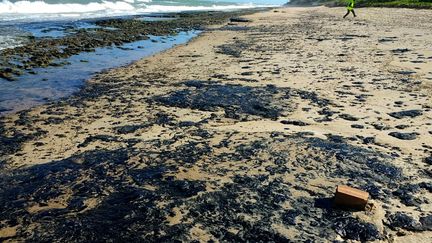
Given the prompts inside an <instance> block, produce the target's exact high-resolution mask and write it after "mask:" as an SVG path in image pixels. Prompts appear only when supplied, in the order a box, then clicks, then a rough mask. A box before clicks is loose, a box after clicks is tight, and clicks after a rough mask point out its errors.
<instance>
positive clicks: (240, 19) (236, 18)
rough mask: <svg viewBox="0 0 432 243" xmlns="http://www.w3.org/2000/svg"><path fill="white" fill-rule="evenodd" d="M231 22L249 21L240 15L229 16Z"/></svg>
mask: <svg viewBox="0 0 432 243" xmlns="http://www.w3.org/2000/svg"><path fill="white" fill-rule="evenodd" d="M230 21H231V22H240V23H247V22H251V20H250V19H246V18H242V17H232V18H230Z"/></svg>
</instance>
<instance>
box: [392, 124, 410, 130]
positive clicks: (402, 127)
mask: <svg viewBox="0 0 432 243" xmlns="http://www.w3.org/2000/svg"><path fill="white" fill-rule="evenodd" d="M408 127H410V126H409V125H397V126H395V128H397V129H401V130H403V129H405V128H408Z"/></svg>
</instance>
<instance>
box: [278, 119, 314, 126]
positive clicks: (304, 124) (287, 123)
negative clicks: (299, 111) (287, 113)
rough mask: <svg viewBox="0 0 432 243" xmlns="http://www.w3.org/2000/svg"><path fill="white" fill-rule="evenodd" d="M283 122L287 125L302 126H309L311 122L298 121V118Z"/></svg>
mask: <svg viewBox="0 0 432 243" xmlns="http://www.w3.org/2000/svg"><path fill="white" fill-rule="evenodd" d="M281 123H282V124H286V125H294V126H300V127H303V126H309V123H306V122H303V121H298V120H282V121H281Z"/></svg>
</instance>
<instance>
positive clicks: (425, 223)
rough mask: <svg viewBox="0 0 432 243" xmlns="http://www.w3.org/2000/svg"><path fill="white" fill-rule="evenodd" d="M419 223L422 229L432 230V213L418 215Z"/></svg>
mask: <svg viewBox="0 0 432 243" xmlns="http://www.w3.org/2000/svg"><path fill="white" fill-rule="evenodd" d="M419 221H420V223H421V225H422V229H423V230H428V231H431V230H432V215H428V216H425V217H420V220H419Z"/></svg>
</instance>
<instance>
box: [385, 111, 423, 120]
mask: <svg viewBox="0 0 432 243" xmlns="http://www.w3.org/2000/svg"><path fill="white" fill-rule="evenodd" d="M388 114H389V116H391V117H394V118H397V119H402V118H404V117H411V118H414V117H417V116H420V115H422V114H423V112H422V111H421V110H407V111H398V112H391V113H388Z"/></svg>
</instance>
